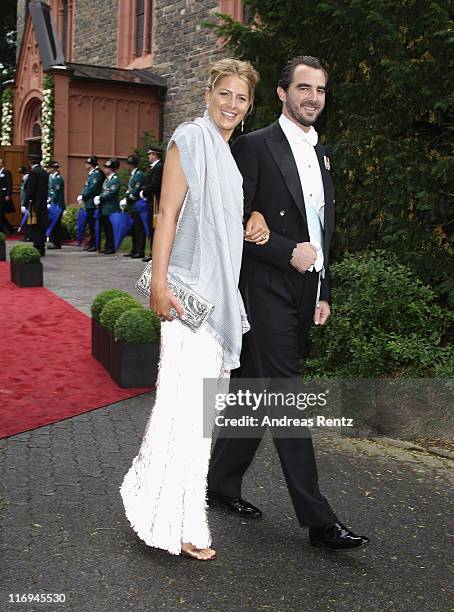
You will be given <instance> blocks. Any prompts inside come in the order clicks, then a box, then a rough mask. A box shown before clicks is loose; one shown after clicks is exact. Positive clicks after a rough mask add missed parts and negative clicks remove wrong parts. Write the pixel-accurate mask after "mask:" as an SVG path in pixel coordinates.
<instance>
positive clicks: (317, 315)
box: [314, 300, 331, 325]
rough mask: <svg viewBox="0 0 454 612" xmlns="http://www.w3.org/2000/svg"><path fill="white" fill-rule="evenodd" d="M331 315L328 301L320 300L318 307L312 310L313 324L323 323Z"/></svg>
mask: <svg viewBox="0 0 454 612" xmlns="http://www.w3.org/2000/svg"><path fill="white" fill-rule="evenodd" d="M330 315H331V308H330V307H329V304H328V302H326V301H325V300H320V302H319V305H318V307H317V308H316V309H315V312H314V323H315V325H325V323H326V322H327V321H328V319H329V317H330Z"/></svg>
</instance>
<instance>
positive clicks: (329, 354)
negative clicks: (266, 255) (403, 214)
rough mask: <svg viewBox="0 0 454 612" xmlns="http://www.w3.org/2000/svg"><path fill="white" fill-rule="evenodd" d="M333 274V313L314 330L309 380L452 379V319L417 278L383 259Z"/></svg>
mask: <svg viewBox="0 0 454 612" xmlns="http://www.w3.org/2000/svg"><path fill="white" fill-rule="evenodd" d="M331 270H332V279H333V290H332V304H333V313H332V316H331V319H330V321H329V323H328V324H327V326H326V327H321V328H318V327H315V326H313V328H312V330H311V335H310V338H311V340H312V341H313V342H312V350H311V354H310V356H309V358H307V359H306V360H304V361H303V372H304V373H305V375H309V376H320V375H327V376H335V377H338V378H367V377H377V376H393V377H394V376H395V377H425V376H440V377H442V376H449V372H451V373H452V371H453V365H452V364H453V363H454V346H453V345H452V344H448V343H447V332H448V327H449V323H450V321H451V322H452V321H453V319H454V317H453V316H452V314H450V313H449V312H447V311H444V310H443V309H442V308H440V306H438V305H437V304H436V303H435V302H434V298H435V295H434V292H433V291H432V289H430V288H429V287H428V286H426V285H424V284H423V283H422V282H421V280H420V279H419V278H418V277H417V276H416V275H415V273H414V272H412V271H411V270H410V269H409V268H407V267H405V266H403V265H401V264H399V263H398V261H397V258H396V257H395V256H393V255H390V254H386V253H384V252H383V251H369V252H367V251H366V252H362V253H358V254H349V255H347V256H346V257H345V258H344V259H343V260H342V261H341V262H339V263H337V264H334V265H333V266H332V269H331ZM450 364H451V365H450Z"/></svg>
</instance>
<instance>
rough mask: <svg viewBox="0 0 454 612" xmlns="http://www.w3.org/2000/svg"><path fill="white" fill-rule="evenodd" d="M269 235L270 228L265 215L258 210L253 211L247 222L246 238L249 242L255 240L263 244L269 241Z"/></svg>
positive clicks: (256, 242)
mask: <svg viewBox="0 0 454 612" xmlns="http://www.w3.org/2000/svg"><path fill="white" fill-rule="evenodd" d="M269 237H270V229H269V227H268V225H267V223H266V221H265V217H264V216H263V215H262V213H260V212H258V211H257V210H254V211H252V213H251V216H250V217H249V220H248V222H247V223H246V230H245V232H244V239H245V240H246V241H247V242H255V244H259V245H261V246H262V245H264V244H266V243H267V242H268V240H269Z"/></svg>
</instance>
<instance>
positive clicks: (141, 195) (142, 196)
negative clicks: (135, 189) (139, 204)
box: [139, 191, 145, 200]
mask: <svg viewBox="0 0 454 612" xmlns="http://www.w3.org/2000/svg"><path fill="white" fill-rule="evenodd" d="M139 195H140V197H141V199H142V200H143V199H145V198H144V195H143V191H141V192H140V193H139Z"/></svg>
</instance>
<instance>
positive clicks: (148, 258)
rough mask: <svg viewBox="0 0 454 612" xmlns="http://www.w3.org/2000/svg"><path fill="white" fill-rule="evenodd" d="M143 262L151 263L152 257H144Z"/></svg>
mask: <svg viewBox="0 0 454 612" xmlns="http://www.w3.org/2000/svg"><path fill="white" fill-rule="evenodd" d="M142 261H144V262H145V263H148V262H149V261H151V257H143V258H142Z"/></svg>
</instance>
